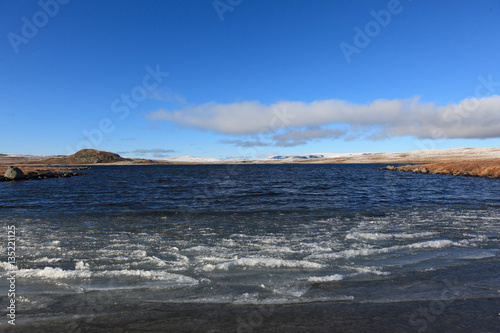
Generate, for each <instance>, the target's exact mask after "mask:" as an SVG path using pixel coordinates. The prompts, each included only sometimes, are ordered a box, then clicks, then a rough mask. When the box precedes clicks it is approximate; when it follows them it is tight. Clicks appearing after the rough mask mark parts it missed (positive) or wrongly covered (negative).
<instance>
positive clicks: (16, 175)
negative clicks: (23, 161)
mask: <svg viewBox="0 0 500 333" xmlns="http://www.w3.org/2000/svg"><path fill="white" fill-rule="evenodd" d="M4 177H5V178H7V179H11V180H19V179H24V173H23V171H22V170H21V169H19V168H18V167H15V166H10V167H9V168H8V169H7V171H6V172H5V176H4Z"/></svg>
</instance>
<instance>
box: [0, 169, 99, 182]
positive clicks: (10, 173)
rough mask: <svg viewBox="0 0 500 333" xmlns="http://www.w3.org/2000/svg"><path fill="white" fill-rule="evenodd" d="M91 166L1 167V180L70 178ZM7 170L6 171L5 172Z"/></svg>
mask: <svg viewBox="0 0 500 333" xmlns="http://www.w3.org/2000/svg"><path fill="white" fill-rule="evenodd" d="M88 169H90V168H89V167H73V168H71V169H70V168H67V167H50V168H47V167H43V168H37V167H23V170H22V169H20V168H18V167H15V166H9V167H8V168H7V169H5V168H2V167H0V174H4V175H3V176H0V182H7V181H26V180H42V179H49V178H69V177H74V176H81V175H82V173H81V172H78V171H75V170H88ZM4 170H5V172H3V171H4Z"/></svg>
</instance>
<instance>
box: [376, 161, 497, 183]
mask: <svg viewBox="0 0 500 333" xmlns="http://www.w3.org/2000/svg"><path fill="white" fill-rule="evenodd" d="M379 169H380V170H389V171H401V172H413V173H421V174H437V175H454V176H465V177H485V178H492V179H500V161H498V160H487V161H463V162H442V163H430V164H419V165H403V166H398V167H396V166H392V165H388V166H386V167H384V168H379Z"/></svg>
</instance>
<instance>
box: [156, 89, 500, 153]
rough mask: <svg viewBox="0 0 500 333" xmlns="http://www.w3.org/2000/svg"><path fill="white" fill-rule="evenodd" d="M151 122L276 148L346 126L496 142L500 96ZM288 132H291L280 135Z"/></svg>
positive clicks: (323, 105)
mask: <svg viewBox="0 0 500 333" xmlns="http://www.w3.org/2000/svg"><path fill="white" fill-rule="evenodd" d="M147 117H148V118H149V119H151V120H166V121H171V122H175V123H177V124H178V125H180V126H183V127H190V128H197V129H201V130H209V131H215V132H219V133H222V134H229V135H256V134H259V135H262V134H273V135H274V139H275V140H276V141H277V143H279V142H282V143H283V142H284V143H286V142H288V143H291V144H293V143H296V142H299V144H300V142H303V141H304V140H306V138H309V139H311V138H314V135H320V134H321V133H323V134H324V136H316V137H318V138H320V137H331V136H333V137H340V136H342V135H343V134H344V133H337V132H325V131H333V130H331V129H320V130H318V129H316V130H315V131H316V132H317V133H312V132H310V131H312V130H311V128H314V127H319V126H328V125H338V124H341V125H342V124H343V125H347V126H346V127H347V128H348V131H346V133H345V135H346V137H352V135H356V133H358V134H359V133H360V132H363V133H370V136H368V137H367V138H368V139H372V140H376V139H380V138H385V137H391V136H392V137H394V136H414V137H418V138H421V139H423V138H493V137H500V96H498V95H493V96H490V97H485V98H481V99H477V98H471V99H464V100H462V101H461V102H460V103H458V104H449V105H446V106H439V107H437V106H435V105H434V104H433V103H420V101H419V99H418V98H413V99H404V100H385V99H379V100H376V101H373V102H372V103H369V104H354V103H350V102H347V101H343V100H334V99H332V100H323V101H315V102H312V103H304V102H293V101H281V102H278V103H275V104H272V105H263V104H261V103H260V102H258V101H247V102H240V103H232V104H217V103H207V104H202V105H198V106H195V107H186V108H183V109H179V110H175V111H166V110H163V109H161V110H158V111H155V112H152V113H150V114H149V115H148V116H147ZM304 128H306V129H304ZM280 130H281V131H280ZM283 130H285V131H288V132H287V133H283V134H278V132H280V133H281V132H283ZM308 131H309V132H308ZM318 131H320V132H318ZM321 131H323V132H321ZM299 132H301V133H302V134H300V133H299ZM327 133H329V134H327ZM323 134H321V135H323ZM280 135H281V136H280ZM287 135H288V137H287ZM301 135H302V137H300V136H301ZM308 135H309V136H308ZM311 135H312V137H311ZM287 138H288V141H286V139H287ZM283 139H285V141H283ZM306 141H307V140H306Z"/></svg>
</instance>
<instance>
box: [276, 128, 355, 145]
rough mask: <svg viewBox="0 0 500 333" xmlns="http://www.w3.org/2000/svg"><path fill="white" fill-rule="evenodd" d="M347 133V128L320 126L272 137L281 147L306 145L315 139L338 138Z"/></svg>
mask: <svg viewBox="0 0 500 333" xmlns="http://www.w3.org/2000/svg"><path fill="white" fill-rule="evenodd" d="M345 135H346V131H345V130H340V129H329V128H318V129H305V130H292V131H288V132H285V133H282V134H277V135H274V136H273V137H272V139H273V140H275V141H276V143H275V145H276V146H279V147H294V146H299V145H304V144H306V143H307V142H309V141H311V140H314V139H324V138H330V139H337V138H340V137H343V136H345Z"/></svg>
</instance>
